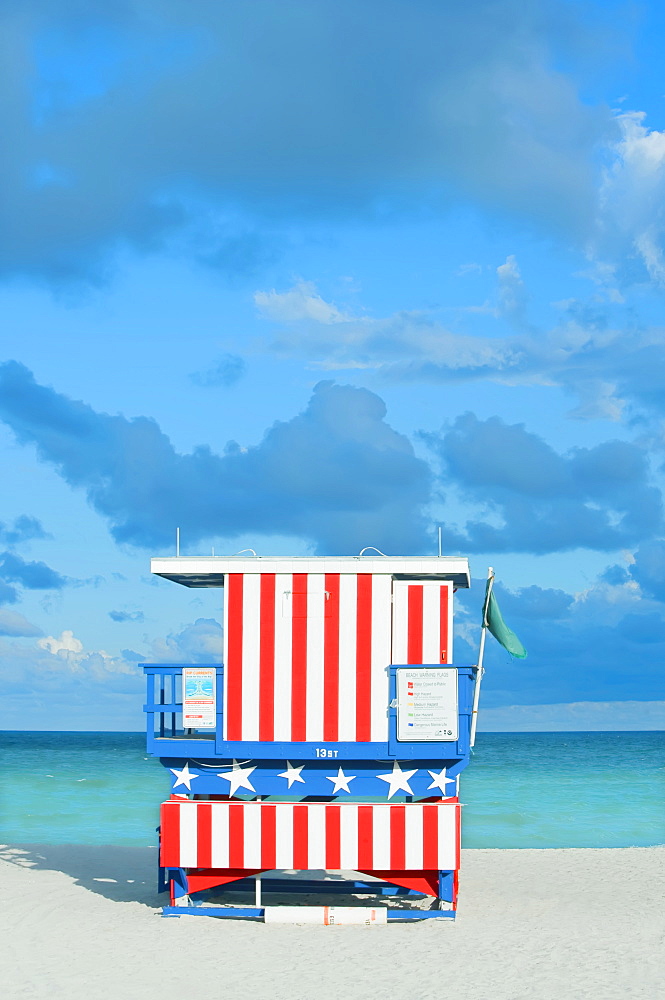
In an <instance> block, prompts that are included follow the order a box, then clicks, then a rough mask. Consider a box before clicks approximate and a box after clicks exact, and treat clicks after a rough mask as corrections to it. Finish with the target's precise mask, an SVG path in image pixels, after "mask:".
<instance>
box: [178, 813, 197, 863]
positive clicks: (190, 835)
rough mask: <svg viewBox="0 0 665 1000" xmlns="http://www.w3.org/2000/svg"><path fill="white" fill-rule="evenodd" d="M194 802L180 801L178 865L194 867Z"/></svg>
mask: <svg viewBox="0 0 665 1000" xmlns="http://www.w3.org/2000/svg"><path fill="white" fill-rule="evenodd" d="M196 818H197V811H196V802H191V803H184V802H183V803H182V804H181V806H180V867H181V868H196V867H197V865H198V857H197V850H196V827H197V823H196Z"/></svg>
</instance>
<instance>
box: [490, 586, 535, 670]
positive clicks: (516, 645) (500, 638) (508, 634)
mask: <svg viewBox="0 0 665 1000" xmlns="http://www.w3.org/2000/svg"><path fill="white" fill-rule="evenodd" d="M493 583H494V577H493V576H491V577H490V578H489V580H488V581H487V587H486V588H485V608H484V612H483V625H486V626H487V628H488V629H489V631H490V632H491V633H492V635H493V636H494V638H495V639H496V640H497V642H500V643H501V645H502V646H503V648H504V649H507V650H508V652H509V653H510V655H511V656H517V657H518V658H519V659H520V660H523V659H524V657H525V656H526V649H525V648H524V646H523V645H522V643H521V642H520V641H519V639H518V638H517V636H516V635H515V633H514V632H513V630H512V629H509V628H508V626H507V625H506V623H505V622H504V620H503V618H502V616H501V611H500V610H499V604H498V602H497V599H496V597H495V596H494V594H493V592H492V584H493Z"/></svg>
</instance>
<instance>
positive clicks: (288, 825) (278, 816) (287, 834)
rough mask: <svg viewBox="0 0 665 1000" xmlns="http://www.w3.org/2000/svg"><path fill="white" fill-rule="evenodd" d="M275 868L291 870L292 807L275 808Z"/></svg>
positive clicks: (280, 803) (278, 806)
mask: <svg viewBox="0 0 665 1000" xmlns="http://www.w3.org/2000/svg"><path fill="white" fill-rule="evenodd" d="M275 868H293V805H292V804H291V803H290V802H278V803H277V804H276V807H275Z"/></svg>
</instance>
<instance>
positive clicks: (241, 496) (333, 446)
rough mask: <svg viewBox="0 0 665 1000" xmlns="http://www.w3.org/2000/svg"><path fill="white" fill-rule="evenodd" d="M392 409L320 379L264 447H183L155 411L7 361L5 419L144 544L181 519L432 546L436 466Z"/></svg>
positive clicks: (185, 523) (389, 545)
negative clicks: (45, 381) (78, 391)
mask: <svg viewBox="0 0 665 1000" xmlns="http://www.w3.org/2000/svg"><path fill="white" fill-rule="evenodd" d="M385 416H386V408H385V404H384V403H383V401H382V400H381V399H380V398H379V397H378V396H376V395H375V394H374V393H372V392H369V391H368V390H366V389H356V388H352V387H350V386H339V385H334V384H332V383H330V382H321V383H319V385H318V386H317V387H316V388H315V390H314V393H313V395H312V398H311V400H310V402H309V404H308V406H307V408H306V409H305V410H304V411H303V412H302V413H300V414H298V415H297V416H295V417H293V419H291V420H289V421H287V422H283V423H281V422H278V423H275V424H274V425H273V426H272V427H271V428H270V429H269V430H268V431H267V432H266V434H265V436H264V437H263V440H262V441H261V442H260V443H259V444H258V445H256V446H252V447H249V448H241V447H240V446H239V445H238V444H237V443H235V442H229V443H228V444H227V446H226V449H225V451H224V453H223V454H216V453H214V452H213V451H212V450H211V449H210V448H209V447H207V446H201V447H199V448H196V449H195V450H194V451H193V452H192V453H191V454H187V455H181V454H179V453H177V452H176V451H175V449H174V448H173V445H172V444H171V442H170V440H169V439H168V437H167V436H166V435H165V434H164V433H163V432H162V431H161V430H160V428H159V426H158V425H157V423H156V422H155V421H154V420H151V419H149V418H147V417H136V418H134V419H132V420H128V419H127V418H125V417H123V416H110V415H109V414H105V413H97V412H95V411H94V410H93V409H92V408H91V407H90V406H87V405H86V404H84V403H81V402H77V401H75V400H70V399H68V398H67V397H66V396H63V395H61V394H59V393H57V392H55V391H54V390H53V389H51V388H48V387H46V386H41V385H38V384H37V383H36V382H35V380H34V378H33V377H32V375H31V373H30V372H29V371H28V369H27V368H25V367H24V366H23V365H20V364H18V363H17V362H8V363H7V364H5V365H1V366H0V419H2V420H4V421H5V422H6V423H7V424H8V425H9V427H11V429H12V430H13V431H14V433H15V435H16V437H17V439H18V441H20V442H21V443H23V444H34V445H35V446H36V448H37V453H38V455H39V456H40V458H41V459H42V460H44V461H47V462H49V463H50V464H52V465H53V466H54V467H55V468H56V469H57V471H58V472H59V474H60V475H61V476H62V477H63V479H65V480H66V482H68V483H69V484H70V486H73V487H76V488H80V489H83V490H85V492H86V495H87V497H88V500H89V502H90V503H91V504H92V506H93V507H94V508H95V509H96V510H97V511H98V512H99V513H100V514H101V515H102V516H103V517H105V518H106V519H107V520H108V522H109V524H110V527H111V532H112V534H113V536H114V538H115V539H116V540H117V541H118V542H124V543H128V544H131V545H136V546H142V547H158V546H161V545H165V544H169V545H170V544H171V542H172V540H173V537H174V530H175V527H176V526H180V527H181V528H182V531H183V538H186V539H187V540H188V541H191V542H192V543H194V542H196V541H198V540H200V539H202V538H210V537H227V538H228V537H233V536H235V535H237V534H239V533H242V532H247V531H253V532H259V533H270V534H274V533H283V534H293V535H296V536H298V537H301V538H305V539H309V540H310V541H311V542H312V543H313V544H314V545H315V546H316V548H317V551H319V552H328V553H340V552H341V553H348V552H357V551H359V550H360V549H361V548H362V547H363V546H365V545H368V544H373V545H378V546H379V547H380V548H382V549H383V550H384V551H386V552H389V553H390V552H392V553H398V552H421V551H423V550H424V549H426V548H427V547H428V545H429V544H430V543H428V541H427V537H426V526H425V522H424V519H423V517H422V515H421V513H420V508H421V505H422V504H424V503H425V502H427V500H428V499H429V492H430V470H429V467H428V465H427V463H426V462H424V461H422V460H421V459H418V458H416V456H415V454H414V452H413V447H412V445H411V444H410V442H409V441H408V439H407V438H406V437H404V436H403V435H401V434H398V433H397V431H395V430H393V428H392V427H390V426H389V424H387V423H386V420H385Z"/></svg>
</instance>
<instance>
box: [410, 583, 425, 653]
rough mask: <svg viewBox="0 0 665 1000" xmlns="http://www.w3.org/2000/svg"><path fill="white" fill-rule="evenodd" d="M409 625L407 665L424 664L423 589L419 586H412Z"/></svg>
mask: <svg viewBox="0 0 665 1000" xmlns="http://www.w3.org/2000/svg"><path fill="white" fill-rule="evenodd" d="M408 591H409V611H408V613H409V624H408V635H407V650H406V662H407V663H422V662H423V588H422V586H419V585H418V584H415V585H413V586H410V587H409V588H408Z"/></svg>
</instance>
